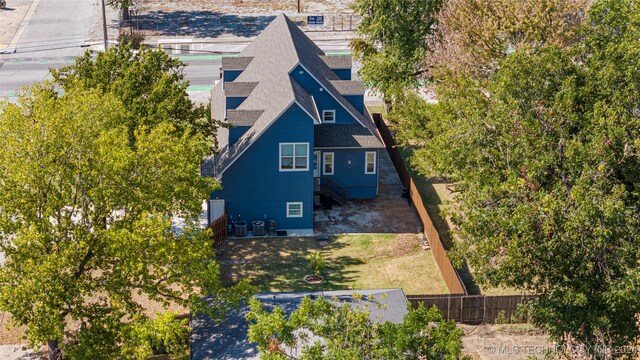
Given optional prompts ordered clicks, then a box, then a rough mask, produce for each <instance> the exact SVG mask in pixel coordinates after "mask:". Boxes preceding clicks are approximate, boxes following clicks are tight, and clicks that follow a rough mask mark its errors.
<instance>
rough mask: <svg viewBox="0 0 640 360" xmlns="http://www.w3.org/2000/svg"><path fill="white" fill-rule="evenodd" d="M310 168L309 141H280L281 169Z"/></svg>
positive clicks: (298, 169)
mask: <svg viewBox="0 0 640 360" xmlns="http://www.w3.org/2000/svg"><path fill="white" fill-rule="evenodd" d="M307 170H309V143H280V171H307Z"/></svg>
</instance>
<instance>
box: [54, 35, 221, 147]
mask: <svg viewBox="0 0 640 360" xmlns="http://www.w3.org/2000/svg"><path fill="white" fill-rule="evenodd" d="M184 66H185V65H184V64H183V63H182V62H180V60H178V59H174V58H172V57H170V56H169V55H167V54H166V53H165V52H164V51H161V50H153V49H140V50H139V51H132V50H131V48H130V47H129V45H128V44H121V45H120V46H118V47H111V48H109V49H108V50H107V51H106V52H101V53H98V54H97V55H96V56H93V55H92V54H91V53H89V52H86V53H85V54H84V55H83V56H81V57H79V58H78V59H76V63H75V64H73V65H71V66H68V67H64V68H61V69H58V70H55V69H53V70H52V71H51V73H52V75H53V79H54V81H55V83H56V84H59V85H60V86H61V87H62V89H63V90H64V91H66V90H67V89H68V88H73V87H76V86H77V85H78V83H80V84H81V85H82V86H84V87H85V88H87V89H96V90H98V91H99V92H100V93H101V94H111V95H113V96H114V97H116V98H117V99H118V100H120V102H121V103H122V104H123V105H124V108H125V110H126V111H125V115H126V116H125V119H123V121H124V123H125V124H127V126H128V128H129V134H130V136H131V138H132V139H134V132H135V130H136V129H137V128H138V127H139V126H155V125H157V124H159V123H161V122H164V121H169V122H170V123H171V124H172V125H173V127H174V128H175V130H176V131H177V132H178V133H181V132H183V131H185V130H186V129H192V130H193V131H195V132H197V133H200V134H202V135H204V136H205V137H206V138H207V140H209V141H211V139H212V138H213V135H214V132H215V130H214V125H213V123H212V122H211V121H210V119H209V117H208V116H207V110H206V108H205V107H204V106H202V105H195V106H194V105H193V103H192V102H191V100H190V99H189V97H188V96H187V86H188V85H189V83H188V81H187V80H185V76H184V72H183V69H184Z"/></svg>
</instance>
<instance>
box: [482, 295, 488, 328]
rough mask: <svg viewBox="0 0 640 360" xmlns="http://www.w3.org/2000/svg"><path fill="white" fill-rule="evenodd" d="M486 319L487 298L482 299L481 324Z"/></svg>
mask: <svg viewBox="0 0 640 360" xmlns="http://www.w3.org/2000/svg"><path fill="white" fill-rule="evenodd" d="M486 318H487V297H486V296H484V297H483V298H482V322H484V321H485V319H486Z"/></svg>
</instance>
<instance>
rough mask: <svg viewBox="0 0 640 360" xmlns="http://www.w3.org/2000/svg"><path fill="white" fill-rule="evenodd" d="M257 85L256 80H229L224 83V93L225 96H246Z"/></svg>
mask: <svg viewBox="0 0 640 360" xmlns="http://www.w3.org/2000/svg"><path fill="white" fill-rule="evenodd" d="M256 86H258V83H257V82H240V81H231V82H225V83H224V93H225V95H226V96H227V97H247V96H249V95H251V92H252V91H253V89H255V88H256Z"/></svg>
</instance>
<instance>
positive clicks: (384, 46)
mask: <svg viewBox="0 0 640 360" xmlns="http://www.w3.org/2000/svg"><path fill="white" fill-rule="evenodd" d="M441 5H442V1H441V0H355V1H354V2H353V4H352V7H353V9H354V11H355V13H356V14H358V15H360V16H362V21H361V22H360V24H359V25H358V29H357V32H358V35H359V36H358V37H357V38H355V39H354V40H353V41H352V43H351V47H352V49H353V51H354V55H355V56H356V57H360V58H361V59H362V68H361V69H360V75H361V77H362V79H363V80H364V81H366V82H368V83H370V84H371V85H372V86H374V87H375V88H377V89H379V90H380V92H381V93H382V94H383V95H385V96H386V97H388V98H391V97H393V95H394V94H395V93H396V92H397V91H398V89H404V88H415V87H416V86H417V78H418V77H419V76H420V75H422V74H424V73H425V72H426V71H427V69H428V67H427V64H426V63H425V55H426V53H427V52H428V51H430V50H431V48H432V46H431V43H432V38H431V35H433V34H434V32H435V25H436V15H437V12H438V11H439V9H440V6H441Z"/></svg>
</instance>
